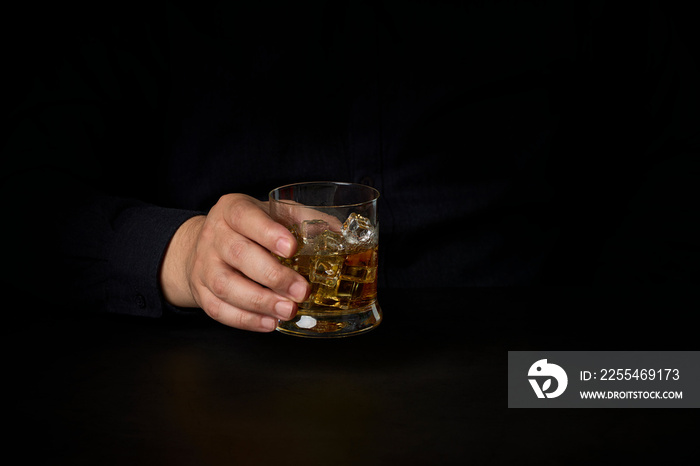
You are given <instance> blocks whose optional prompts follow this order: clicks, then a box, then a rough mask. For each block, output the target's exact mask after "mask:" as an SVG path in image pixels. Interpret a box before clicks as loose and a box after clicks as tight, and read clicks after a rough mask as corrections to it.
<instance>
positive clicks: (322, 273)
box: [309, 255, 345, 287]
mask: <svg viewBox="0 0 700 466" xmlns="http://www.w3.org/2000/svg"><path fill="white" fill-rule="evenodd" d="M344 260H345V256H338V255H322V256H314V257H313V262H312V266H311V273H309V281H310V282H311V283H318V284H320V285H323V286H330V287H334V286H335V285H336V284H337V283H338V278H339V277H340V268H341V265H343V261H344Z"/></svg>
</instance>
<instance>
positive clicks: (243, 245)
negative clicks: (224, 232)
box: [228, 239, 250, 264]
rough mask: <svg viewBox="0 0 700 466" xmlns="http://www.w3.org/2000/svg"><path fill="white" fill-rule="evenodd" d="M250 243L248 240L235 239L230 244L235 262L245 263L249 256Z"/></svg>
mask: <svg viewBox="0 0 700 466" xmlns="http://www.w3.org/2000/svg"><path fill="white" fill-rule="evenodd" d="M249 247H250V243H249V242H248V241H246V240H241V239H238V240H233V241H231V244H229V248H228V249H229V254H230V257H231V259H232V260H233V262H234V263H238V264H240V263H243V262H245V261H246V260H247V258H248V250H249Z"/></svg>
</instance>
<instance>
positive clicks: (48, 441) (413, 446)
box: [4, 288, 700, 466]
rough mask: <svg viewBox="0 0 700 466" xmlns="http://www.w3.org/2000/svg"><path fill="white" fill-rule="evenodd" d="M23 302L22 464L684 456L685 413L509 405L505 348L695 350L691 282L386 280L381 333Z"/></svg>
mask: <svg viewBox="0 0 700 466" xmlns="http://www.w3.org/2000/svg"><path fill="white" fill-rule="evenodd" d="M20 298H22V299H20V300H19V301H21V303H22V304H13V305H12V306H13V307H12V308H11V309H9V311H10V315H11V316H13V318H10V319H8V321H7V322H8V325H7V327H5V333H6V338H5V344H6V345H7V349H6V351H5V356H6V360H7V365H8V368H9V370H8V371H7V372H5V373H6V374H7V376H6V377H5V378H4V381H5V384H6V385H9V388H10V396H9V397H7V398H5V400H6V402H7V403H8V412H9V413H10V417H9V418H7V417H6V419H8V421H9V422H10V424H9V425H8V427H9V428H10V432H11V434H10V436H9V437H8V436H7V435H5V439H6V441H9V446H10V448H11V449H16V450H17V451H19V452H20V454H21V456H20V458H22V461H21V463H23V464H24V463H29V462H30V461H31V460H32V459H41V460H42V462H40V463H36V464H91V465H93V464H94V465H102V464H163V465H171V464H173V465H179V464H185V465H209V464H211V465H218V464H237V465H248V464H261V465H268V464H306V465H317V464H318V465H326V464H327V465H374V464H387V465H392V466H394V465H407V464H408V465H414V464H415V465H423V464H425V465H441V464H538V465H542V464H601V463H602V464H613V463H618V462H622V463H623V464H634V463H635V462H641V461H643V460H644V461H646V460H649V459H653V460H657V461H659V462H661V463H662V464H674V463H679V464H680V463H684V464H687V460H686V459H685V454H686V453H688V452H691V451H692V446H693V445H694V444H695V443H697V438H698V434H697V432H698V427H700V422H699V421H698V419H699V417H698V412H697V411H696V410H693V409H509V408H508V407H507V352H508V351H509V350H623V349H624V350H696V349H697V348H698V345H697V343H696V342H697V340H696V334H697V331H696V329H695V328H694V327H693V326H692V325H690V324H689V321H688V318H689V317H690V316H692V314H693V313H695V312H696V310H697V304H698V299H697V298H695V297H693V293H690V292H679V291H678V290H672V289H668V290H655V291H654V292H651V291H649V290H636V291H625V292H622V291H615V292H613V291H609V290H608V291H601V290H593V289H584V288H582V289H576V288H569V289H562V288H558V289H466V290H462V289H459V290H458V289H444V290H380V304H381V306H382V308H383V310H384V315H385V320H384V322H383V323H382V324H381V325H380V327H379V328H377V329H375V330H373V331H372V332H370V333H368V334H365V335H361V336H356V337H350V338H344V339H337V340H309V339H303V338H296V337H290V336H286V335H282V334H279V333H272V334H256V333H249V332H243V331H239V330H236V329H232V328H228V327H225V326H223V325H221V324H219V323H217V322H214V321H213V320H211V319H209V318H208V317H206V316H201V315H200V316H169V317H165V318H161V319H146V318H137V317H128V316H118V315H103V314H85V313H74V312H70V309H66V308H65V306H64V308H59V307H56V306H51V305H50V304H48V303H44V302H42V301H40V300H37V298H35V297H29V296H23V297H20ZM18 306H22V307H18ZM12 309H14V311H13V310H12ZM20 309H24V310H25V311H24V312H19V311H20ZM6 310H8V309H6ZM643 310H646V313H643V312H642V311H643ZM31 464H35V463H31Z"/></svg>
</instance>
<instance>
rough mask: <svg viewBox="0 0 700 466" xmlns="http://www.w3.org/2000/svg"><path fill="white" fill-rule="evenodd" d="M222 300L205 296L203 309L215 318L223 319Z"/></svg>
mask: <svg viewBox="0 0 700 466" xmlns="http://www.w3.org/2000/svg"><path fill="white" fill-rule="evenodd" d="M222 304H223V303H222V301H220V300H218V299H213V298H211V299H210V298H205V299H204V300H203V302H202V309H203V310H204V312H206V313H207V314H208V315H209V317H211V318H212V319H214V320H220V319H221V312H222V309H221V305H222Z"/></svg>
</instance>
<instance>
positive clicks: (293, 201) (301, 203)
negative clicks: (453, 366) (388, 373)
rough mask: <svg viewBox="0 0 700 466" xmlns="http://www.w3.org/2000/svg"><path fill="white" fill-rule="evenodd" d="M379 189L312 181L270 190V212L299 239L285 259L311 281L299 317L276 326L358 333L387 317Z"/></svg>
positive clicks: (301, 332) (311, 332) (320, 333)
mask: <svg viewBox="0 0 700 466" xmlns="http://www.w3.org/2000/svg"><path fill="white" fill-rule="evenodd" d="M378 198H379V192H378V191H377V190H376V189H374V188H372V187H370V186H365V185H361V184H354V183H341V182H329V181H320V182H307V183H295V184H290V185H286V186H282V187H279V188H276V189H273V190H272V191H270V195H269V199H270V215H271V216H272V218H273V219H274V220H275V221H277V222H279V223H281V224H282V225H284V226H285V227H287V229H289V231H291V232H292V234H293V235H294V237H295V238H296V240H297V251H296V253H295V254H294V256H292V257H290V258H288V259H287V258H283V257H280V258H279V259H280V261H281V262H282V263H283V264H284V265H286V266H287V267H291V268H292V269H294V270H295V271H297V272H298V273H300V274H301V275H302V276H304V278H306V279H307V280H308V282H309V283H310V284H311V294H310V295H309V298H308V299H307V300H306V301H305V302H303V303H301V304H299V310H298V312H297V315H296V316H295V317H294V318H293V319H292V320H289V321H279V323H278V326H277V330H278V331H280V332H282V333H285V334H289V335H297V336H303V337H313V338H332V337H345V336H350V335H357V334H360V333H363V332H367V331H369V330H371V329H373V328H375V327H376V326H377V325H379V323H380V322H381V320H382V311H381V308H380V307H379V304H378V303H377V249H378V245H379V235H378V232H379V222H378V217H377V199H378Z"/></svg>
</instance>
